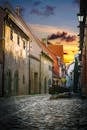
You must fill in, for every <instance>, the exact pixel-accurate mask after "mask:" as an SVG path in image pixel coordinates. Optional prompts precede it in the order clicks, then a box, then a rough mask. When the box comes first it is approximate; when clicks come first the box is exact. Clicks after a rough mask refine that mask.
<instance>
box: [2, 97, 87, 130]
mask: <svg viewBox="0 0 87 130" xmlns="http://www.w3.org/2000/svg"><path fill="white" fill-rule="evenodd" d="M7 129H8V130H21V129H22V130H87V100H86V99H85V100H81V99H79V98H71V99H68V98H67V99H57V100H50V95H36V96H22V97H11V98H7V99H4V98H3V99H0V130H7Z"/></svg>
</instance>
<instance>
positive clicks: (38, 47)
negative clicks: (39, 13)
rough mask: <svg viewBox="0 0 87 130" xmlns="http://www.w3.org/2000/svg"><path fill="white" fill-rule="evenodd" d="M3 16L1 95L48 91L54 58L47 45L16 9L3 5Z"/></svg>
mask: <svg viewBox="0 0 87 130" xmlns="http://www.w3.org/2000/svg"><path fill="white" fill-rule="evenodd" d="M0 17H1V19H0V81H1V82H0V96H14V95H26V94H39V93H48V86H49V82H50V85H52V70H51V68H52V65H53V61H52V59H51V58H50V56H49V55H48V54H47V50H46V47H43V45H42V43H41V42H40V41H39V40H38V39H37V37H36V36H34V35H33V33H32V31H31V29H30V27H29V26H27V25H26V23H25V22H24V20H23V19H22V18H21V16H20V15H19V14H17V13H16V12H15V11H13V10H9V9H8V8H5V9H3V8H0ZM43 51H44V53H42V52H43Z"/></svg>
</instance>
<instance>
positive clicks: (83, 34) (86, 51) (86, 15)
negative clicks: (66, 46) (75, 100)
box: [78, 0, 87, 96]
mask: <svg viewBox="0 0 87 130" xmlns="http://www.w3.org/2000/svg"><path fill="white" fill-rule="evenodd" d="M78 20H79V28H80V34H79V36H80V37H79V38H80V45H79V47H80V52H81V54H80V56H79V59H80V66H79V69H80V86H81V90H82V94H83V95H85V96H87V1H86V0H84V1H83V0H80V10H79V14H78Z"/></svg>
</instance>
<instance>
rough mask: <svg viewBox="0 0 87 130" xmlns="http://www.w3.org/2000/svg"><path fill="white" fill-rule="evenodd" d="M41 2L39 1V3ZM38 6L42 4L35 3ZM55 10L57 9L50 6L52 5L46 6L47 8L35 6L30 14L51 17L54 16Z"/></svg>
mask: <svg viewBox="0 0 87 130" xmlns="http://www.w3.org/2000/svg"><path fill="white" fill-rule="evenodd" d="M38 2H39V1H38ZM34 4H36V5H38V4H40V3H34ZM54 10H55V7H54V6H50V5H46V6H45V7H41V6H40V7H38V6H35V7H33V8H32V9H31V11H30V13H31V14H35V15H39V16H40V15H41V16H50V15H53V14H54Z"/></svg>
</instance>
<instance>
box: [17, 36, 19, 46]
mask: <svg viewBox="0 0 87 130" xmlns="http://www.w3.org/2000/svg"><path fill="white" fill-rule="evenodd" d="M19 40H20V39H19V35H17V44H18V45H19Z"/></svg>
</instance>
